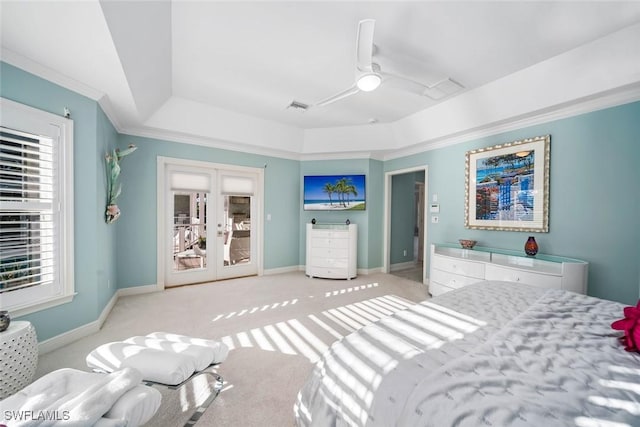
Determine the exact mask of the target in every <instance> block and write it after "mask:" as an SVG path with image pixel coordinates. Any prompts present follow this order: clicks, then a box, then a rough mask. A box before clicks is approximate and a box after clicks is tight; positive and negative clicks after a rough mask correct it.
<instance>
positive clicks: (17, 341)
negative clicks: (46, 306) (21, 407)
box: [0, 320, 38, 399]
mask: <svg viewBox="0 0 640 427" xmlns="http://www.w3.org/2000/svg"><path fill="white" fill-rule="evenodd" d="M36 366H38V337H37V336H36V330H35V328H34V327H33V325H32V324H31V322H27V321H24V320H17V321H13V322H11V324H10V325H9V328H8V329H7V330H6V331H4V332H0V399H4V398H5V397H7V396H11V395H12V394H14V393H16V392H17V391H20V390H22V389H23V388H24V387H26V386H28V385H29V384H31V381H33V376H34V375H35V373H36Z"/></svg>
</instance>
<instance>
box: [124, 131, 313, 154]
mask: <svg viewBox="0 0 640 427" xmlns="http://www.w3.org/2000/svg"><path fill="white" fill-rule="evenodd" d="M119 132H120V131H119ZM120 133H121V134H125V135H131V136H139V137H143V138H152V139H160V140H163V141H171V142H178V143H182V144H190V145H199V146H202V147H207V148H217V149H220V150H228V151H239V152H242V153H248V154H256V155H260V156H267V157H276V158H280V159H289V160H300V157H301V155H300V153H295V152H291V151H285V150H277V149H274V148H269V147H260V146H257V145H251V144H243V143H239V142H235V141H224V140H221V139H215V138H207V137H202V136H197V135H191V134H187V133H183V132H175V131H170V130H166V129H155V128H145V127H134V128H126V129H123V130H122V131H121V132H120Z"/></svg>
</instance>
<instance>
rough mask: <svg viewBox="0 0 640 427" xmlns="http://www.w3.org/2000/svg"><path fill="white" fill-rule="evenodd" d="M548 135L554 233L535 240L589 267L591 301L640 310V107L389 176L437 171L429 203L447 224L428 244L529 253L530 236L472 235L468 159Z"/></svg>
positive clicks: (405, 163) (390, 165)
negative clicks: (462, 242) (467, 222)
mask: <svg viewBox="0 0 640 427" xmlns="http://www.w3.org/2000/svg"><path fill="white" fill-rule="evenodd" d="M546 134H550V135H551V170H550V174H551V178H550V185H551V190H550V217H549V226H550V232H549V233H536V234H535V237H536V240H537V241H538V244H539V246H540V252H541V253H548V254H554V255H564V256H569V257H573V258H579V259H583V260H585V261H588V262H589V263H590V265H589V285H588V293H589V295H593V296H597V297H602V298H607V299H612V300H617V301H621V302H626V303H635V302H636V301H637V299H638V296H639V286H638V283H639V278H640V270H639V267H638V266H639V265H640V225H639V224H640V222H639V218H640V207H639V203H640V190H638V188H639V185H640V168H639V167H638V159H640V102H635V103H632V104H627V105H623V106H618V107H614V108H608V109H605V110H601V111H596V112H592V113H588V114H583V115H580V116H576V117H571V118H567V119H562V120H556V121H551V122H548V123H545V124H541V125H536V126H531V127H527V128H523V129H518V130H516V131H512V132H506V133H503V134H499V135H493V136H489V137H485V138H480V139H476V140H473V141H469V142H466V143H462V144H458V145H454V146H451V147H446V148H442V149H438V150H433V151H427V152H424V153H420V154H416V155H412V156H408V157H403V158H399V159H394V160H390V161H387V162H385V164H384V168H385V171H393V170H400V169H404V168H408V167H413V166H417V165H424V164H428V165H429V171H428V173H429V177H428V186H429V189H428V191H429V196H428V197H429V198H428V200H431V196H432V195H433V194H437V195H438V201H439V203H440V214H439V217H440V218H439V220H440V221H439V223H438V224H432V223H431V222H430V221H427V224H428V228H427V232H428V235H427V236H428V243H432V242H456V241H457V239H459V238H469V239H475V240H478V245H482V246H490V247H496V248H507V249H517V250H521V249H522V248H523V246H524V242H525V240H526V238H527V236H528V233H521V232H501V231H482V230H468V229H465V227H464V203H465V200H464V159H465V152H466V151H467V150H470V149H474V148H480V147H487V146H491V145H495V144H498V143H501V142H508V141H513V140H517V139H522V138H527V137H532V136H537V135H546ZM377 228H379V227H377V226H374V227H373V229H374V230H375V229H377ZM427 261H428V260H427Z"/></svg>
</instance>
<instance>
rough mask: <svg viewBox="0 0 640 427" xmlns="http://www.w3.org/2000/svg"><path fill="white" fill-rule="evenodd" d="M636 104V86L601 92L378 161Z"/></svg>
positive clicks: (393, 153) (638, 88) (639, 92)
mask: <svg viewBox="0 0 640 427" xmlns="http://www.w3.org/2000/svg"><path fill="white" fill-rule="evenodd" d="M636 101H640V82H637V83H633V84H631V85H627V86H623V87H621V88H616V89H612V90H610V91H606V92H602V93H600V94H597V95H592V96H587V97H584V98H580V99H576V100H573V101H571V102H567V103H564V104H560V105H556V106H553V107H549V108H545V109H543V110H538V111H532V112H530V113H527V114H525V115H521V116H519V117H512V118H510V119H506V120H502V121H501V122H498V123H493V124H487V125H485V126H482V127H478V128H474V129H469V130H466V131H462V132H458V133H455V134H452V135H447V136H444V137H441V138H437V139H433V140H429V141H423V142H421V143H419V144H414V145H411V146H409V147H405V148H399V149H397V150H394V151H388V152H387V154H386V155H385V156H384V158H383V159H382V160H383V161H384V160H392V159H398V158H401V157H407V156H412V155H415V154H419V153H423V152H425V151H431V150H436V149H439V148H444V147H449V146H452V145H456V144H461V143H464V142H467V141H471V140H474V139H478V138H483V137H487V136H491V135H497V134H500V133H504V132H510V131H513V130H518V129H522V128H526V127H529V126H535V125H539V124H543V123H548V122H552V121H555V120H560V119H566V118H569V117H575V116H579V115H581V114H586V113H591V112H594V111H598V110H603V109H605V108H611V107H616V106H618V105H624V104H629V103H632V102H636Z"/></svg>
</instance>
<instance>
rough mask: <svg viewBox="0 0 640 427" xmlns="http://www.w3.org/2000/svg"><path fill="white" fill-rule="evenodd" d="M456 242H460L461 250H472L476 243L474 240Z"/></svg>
mask: <svg viewBox="0 0 640 427" xmlns="http://www.w3.org/2000/svg"><path fill="white" fill-rule="evenodd" d="M458 242H460V246H462V249H473V247H474V246H475V245H476V243H477V241H475V240H467V239H460V240H458Z"/></svg>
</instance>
